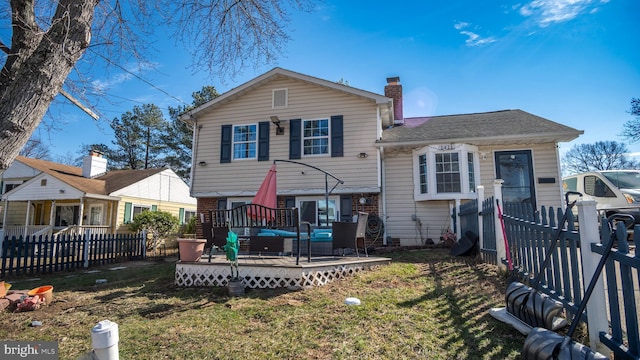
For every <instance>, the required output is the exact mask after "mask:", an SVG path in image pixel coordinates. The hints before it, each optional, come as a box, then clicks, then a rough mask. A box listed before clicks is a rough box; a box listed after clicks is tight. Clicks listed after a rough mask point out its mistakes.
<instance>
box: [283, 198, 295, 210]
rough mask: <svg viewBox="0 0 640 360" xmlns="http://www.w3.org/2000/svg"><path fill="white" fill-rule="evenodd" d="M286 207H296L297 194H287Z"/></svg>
mask: <svg viewBox="0 0 640 360" xmlns="http://www.w3.org/2000/svg"><path fill="white" fill-rule="evenodd" d="M284 207H285V208H287V209H292V208H294V207H296V198H295V196H287V197H285V198H284Z"/></svg>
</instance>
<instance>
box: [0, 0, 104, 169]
mask: <svg viewBox="0 0 640 360" xmlns="http://www.w3.org/2000/svg"><path fill="white" fill-rule="evenodd" d="M98 2H99V0H85V1H78V0H59V1H58V6H57V8H56V12H55V15H54V17H53V19H52V21H51V27H50V28H49V29H48V30H47V31H46V32H45V31H44V30H42V29H41V28H40V27H39V26H38V24H37V23H36V19H35V14H34V0H26V1H25V0H11V8H12V13H13V18H12V25H13V39H12V44H13V46H12V48H11V49H8V56H7V61H6V63H5V65H4V67H3V68H2V70H1V71H0V174H1V173H2V172H4V170H6V169H7V168H8V167H9V165H11V163H12V162H13V160H14V159H15V158H16V156H17V155H18V153H19V152H20V149H21V148H22V147H23V146H24V145H25V144H26V142H27V141H28V140H29V137H30V135H31V134H32V133H33V131H34V130H35V129H36V127H37V126H38V124H39V123H40V121H41V120H42V118H43V116H44V115H45V113H46V111H47V109H48V107H49V104H51V101H52V100H53V98H54V97H55V96H56V95H57V94H58V92H59V91H60V89H61V88H62V84H63V83H64V81H65V79H66V78H67V76H68V75H69V73H70V72H71V69H72V68H73V66H74V65H75V64H76V62H77V61H78V60H79V59H80V57H81V56H82V54H83V53H84V51H85V50H86V48H87V47H88V46H89V42H90V40H91V23H92V22H93V16H94V11H95V7H96V5H97V4H98Z"/></svg>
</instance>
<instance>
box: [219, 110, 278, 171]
mask: <svg viewBox="0 0 640 360" xmlns="http://www.w3.org/2000/svg"><path fill="white" fill-rule="evenodd" d="M269 124H270V122H269V121H261V122H259V123H258V161H268V160H269ZM232 136H233V125H222V136H221V139H220V163H222V164H224V163H230V162H231V146H232V144H233V139H232V138H231V137H232Z"/></svg>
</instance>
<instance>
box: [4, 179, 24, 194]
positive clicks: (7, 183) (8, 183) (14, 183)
mask: <svg viewBox="0 0 640 360" xmlns="http://www.w3.org/2000/svg"><path fill="white" fill-rule="evenodd" d="M23 183H24V182H23V181H16V180H7V181H4V182H3V183H2V193H3V194H6V193H8V192H9V191H11V190H13V189H15V188H17V187H19V186H20V185H22V184H23ZM7 185H15V186H14V187H13V188H11V189H10V190H7Z"/></svg>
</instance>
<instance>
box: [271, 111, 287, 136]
mask: <svg viewBox="0 0 640 360" xmlns="http://www.w3.org/2000/svg"><path fill="white" fill-rule="evenodd" d="M269 118H270V119H271V122H272V123H273V125H275V126H276V127H277V129H276V135H284V127H282V126H281V124H280V119H279V118H278V117H277V116H276V115H272V116H270V117H269Z"/></svg>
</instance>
